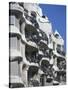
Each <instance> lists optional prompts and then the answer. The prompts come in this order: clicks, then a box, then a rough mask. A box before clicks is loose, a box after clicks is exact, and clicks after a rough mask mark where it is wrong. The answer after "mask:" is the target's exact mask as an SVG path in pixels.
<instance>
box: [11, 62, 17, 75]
mask: <svg viewBox="0 0 68 90" xmlns="http://www.w3.org/2000/svg"><path fill="white" fill-rule="evenodd" d="M10 74H11V75H15V76H17V75H18V62H17V61H16V62H10Z"/></svg>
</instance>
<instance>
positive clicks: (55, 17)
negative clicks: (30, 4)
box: [39, 4, 66, 51]
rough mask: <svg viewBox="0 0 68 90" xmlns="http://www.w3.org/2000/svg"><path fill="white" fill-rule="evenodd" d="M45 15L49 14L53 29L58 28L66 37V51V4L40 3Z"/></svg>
mask: <svg viewBox="0 0 68 90" xmlns="http://www.w3.org/2000/svg"><path fill="white" fill-rule="evenodd" d="M39 6H40V7H41V9H42V12H43V15H45V16H47V17H48V18H49V20H50V22H51V23H52V28H53V31H55V30H57V31H58V32H59V33H60V35H61V36H62V38H63V39H64V50H65V51H66V6H64V5H51V4H50V5H49V4H40V5H39Z"/></svg>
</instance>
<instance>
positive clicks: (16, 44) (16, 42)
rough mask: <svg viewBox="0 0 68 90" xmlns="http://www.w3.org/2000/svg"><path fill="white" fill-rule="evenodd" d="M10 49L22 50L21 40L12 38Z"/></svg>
mask: <svg viewBox="0 0 68 90" xmlns="http://www.w3.org/2000/svg"><path fill="white" fill-rule="evenodd" d="M10 48H11V49H17V50H20V39H19V38H17V37H11V38H10Z"/></svg>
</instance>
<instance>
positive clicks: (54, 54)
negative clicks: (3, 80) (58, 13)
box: [9, 2, 66, 88]
mask: <svg viewBox="0 0 68 90" xmlns="http://www.w3.org/2000/svg"><path fill="white" fill-rule="evenodd" d="M9 64H10V65H9V66H10V69H9V87H11V88H14V87H36V86H50V85H64V84H66V57H65V52H64V40H63V38H62V37H61V35H60V34H59V33H58V31H57V30H55V32H53V30H52V24H51V22H50V21H49V19H48V17H47V16H44V15H43V13H42V9H41V8H40V6H39V4H34V3H31V4H30V3H21V2H17V3H16V2H10V3H9Z"/></svg>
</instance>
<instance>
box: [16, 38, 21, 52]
mask: <svg viewBox="0 0 68 90" xmlns="http://www.w3.org/2000/svg"><path fill="white" fill-rule="evenodd" d="M20 42H21V40H20V39H19V38H17V50H19V51H20Z"/></svg>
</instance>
